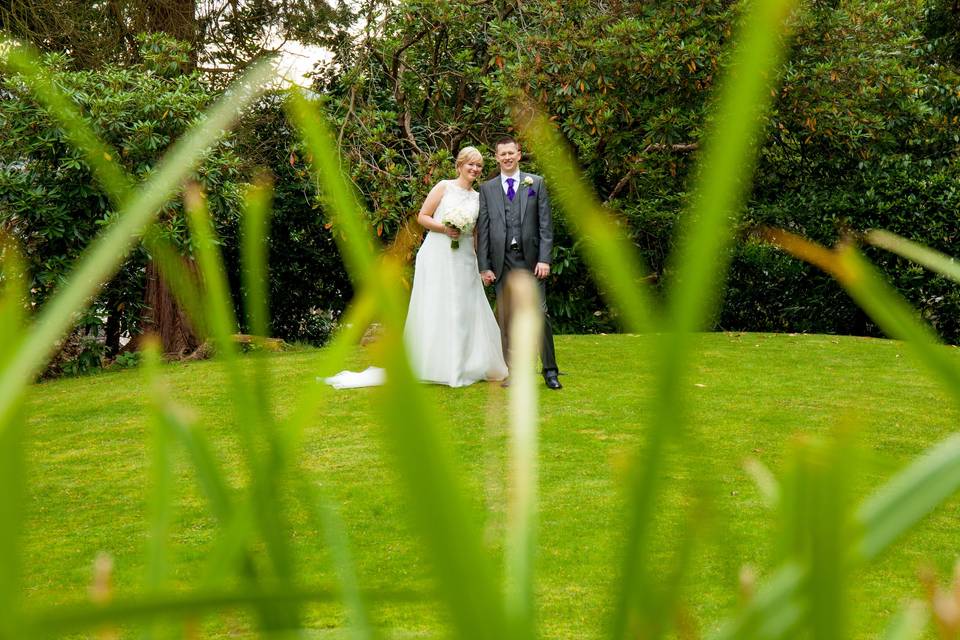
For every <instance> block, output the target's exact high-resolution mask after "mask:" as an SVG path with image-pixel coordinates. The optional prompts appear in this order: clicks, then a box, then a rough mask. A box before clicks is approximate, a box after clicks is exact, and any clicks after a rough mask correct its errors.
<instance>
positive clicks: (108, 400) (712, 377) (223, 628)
mask: <svg viewBox="0 0 960 640" xmlns="http://www.w3.org/2000/svg"><path fill="white" fill-rule="evenodd" d="M654 339H655V338H648V337H635V336H623V335H611V336H559V337H558V338H557V352H558V359H559V361H560V363H561V369H562V370H563V371H565V372H566V375H564V376H563V377H562V378H561V380H562V382H563V383H564V385H565V389H564V390H563V391H560V392H547V391H546V390H544V392H543V394H542V398H541V400H542V401H541V409H540V411H541V413H540V415H541V445H540V447H541V449H540V453H541V455H540V479H541V487H540V529H539V543H540V547H539V557H538V566H537V575H538V591H539V603H540V610H539V619H540V626H541V629H542V631H543V636H544V637H547V638H596V637H600V636H601V634H602V632H603V629H604V624H605V621H606V619H607V616H608V613H609V604H608V603H609V602H610V600H611V593H612V588H613V586H612V583H613V580H614V579H615V577H616V574H617V571H616V570H615V568H614V567H615V565H614V561H615V557H616V552H617V549H618V544H619V541H620V536H621V535H622V533H621V532H622V526H621V521H622V518H621V517H620V510H621V505H622V497H623V493H622V483H623V480H624V478H625V477H626V470H627V468H628V466H629V464H630V460H631V459H632V456H633V454H634V453H635V452H636V451H637V447H638V446H639V445H640V444H641V443H642V437H643V433H644V429H645V423H644V413H645V403H646V401H647V399H648V397H649V395H650V386H651V380H652V376H651V363H650V361H649V360H650V359H649V355H650V353H651V351H652V349H651V345H652V342H651V341H652V340H654ZM699 347H700V357H699V360H698V362H699V364H698V366H697V367H696V370H695V373H694V375H692V376H691V378H690V381H689V382H690V385H691V388H690V393H689V397H690V398H691V403H690V406H689V407H688V411H689V415H690V417H691V422H692V423H693V424H694V426H695V433H696V437H695V438H694V439H693V440H692V442H693V443H694V444H693V445H692V446H689V447H684V448H682V449H678V450H675V451H674V452H673V453H672V454H671V457H670V461H669V463H668V465H667V466H666V467H665V468H666V469H667V470H668V480H669V481H670V485H669V486H670V487H671V489H670V491H669V492H668V494H667V499H666V501H665V503H664V506H662V508H661V509H660V510H659V514H660V518H659V519H658V523H657V526H656V533H657V538H656V540H657V549H658V551H657V555H656V556H655V557H654V558H652V559H651V561H652V562H659V563H660V564H661V565H665V566H668V565H669V558H670V555H669V554H670V551H668V549H670V548H671V547H670V544H671V543H672V542H673V541H674V540H676V538H677V533H678V531H680V529H682V528H685V527H687V526H688V522H689V516H688V514H689V510H690V509H691V508H692V507H691V505H692V504H693V503H692V501H691V500H690V498H689V493H688V492H687V491H685V489H687V488H689V486H690V483H689V482H688V480H690V479H691V478H692V476H694V475H696V476H698V477H705V478H707V479H708V484H707V486H708V487H710V488H711V489H712V491H711V493H712V495H713V497H714V502H715V504H714V508H713V510H712V515H711V516H709V517H704V518H701V519H700V520H703V521H705V522H707V523H708V524H707V527H708V528H707V529H706V531H707V533H706V535H705V539H706V542H705V544H703V545H701V546H700V547H699V549H698V553H697V560H696V563H695V566H694V567H693V571H692V578H691V579H690V580H689V581H688V583H687V586H686V589H685V592H684V593H685V598H686V600H685V601H686V608H687V610H688V612H689V614H690V615H691V616H692V618H693V619H694V620H695V621H696V623H695V624H696V625H697V626H698V627H699V628H700V630H701V631H709V630H710V629H712V628H713V627H714V626H715V625H716V623H717V622H718V621H719V620H720V619H722V618H723V617H725V616H726V615H728V614H729V613H730V612H732V611H734V610H735V609H736V606H737V598H738V596H737V584H738V578H737V576H738V573H739V570H740V567H741V566H742V565H743V564H745V563H750V564H752V565H755V566H757V567H761V573H763V569H762V568H767V569H769V568H770V566H771V563H772V562H773V544H772V543H771V540H772V539H773V536H775V535H776V526H775V514H774V513H773V512H772V511H771V510H770V509H769V508H768V507H767V506H765V504H764V502H763V500H762V499H761V496H760V493H759V492H758V490H757V489H756V488H755V486H754V485H753V483H752V481H751V480H750V479H749V477H748V476H747V474H746V473H745V472H744V471H743V467H742V462H743V460H744V458H746V457H748V456H752V457H755V458H757V459H759V460H761V461H762V462H764V463H765V464H767V465H768V466H769V467H770V468H771V469H773V470H774V472H775V473H779V470H780V469H781V468H782V466H783V462H784V460H785V458H786V456H788V455H789V451H790V447H791V442H792V441H793V440H794V439H795V438H796V437H797V436H798V435H802V434H826V433H827V432H829V430H830V429H831V427H833V426H834V425H838V424H843V425H845V426H848V427H853V428H854V429H855V431H856V432H857V433H858V436H857V438H856V439H857V441H858V442H859V444H860V445H861V446H860V450H861V455H860V457H859V460H858V462H857V466H856V491H857V495H858V496H862V495H865V494H866V492H867V491H868V490H869V489H870V488H871V487H874V486H876V485H878V484H880V483H881V482H882V481H883V480H884V479H885V478H887V477H888V476H889V475H890V474H891V473H893V472H894V471H895V470H897V469H898V468H900V467H901V466H902V465H904V464H905V463H906V462H907V461H908V460H909V459H911V458H912V457H913V456H915V455H916V454H918V453H920V452H921V451H922V450H923V449H925V448H926V447H927V446H929V445H930V444H932V443H934V442H936V441H937V440H939V439H941V438H942V437H944V436H945V435H947V434H948V433H949V432H950V430H951V426H952V425H954V424H955V423H956V422H957V415H958V413H957V408H956V407H954V406H952V405H951V404H950V403H949V402H948V401H947V396H946V394H945V393H943V392H942V391H941V390H940V388H939V387H938V386H937V385H936V384H934V383H932V382H930V381H929V380H928V379H927V377H926V376H925V375H923V374H922V372H920V371H919V370H918V369H917V367H916V363H915V362H914V361H913V360H912V359H911V358H910V356H909V354H908V353H907V350H906V349H905V348H904V346H903V345H902V344H900V343H897V342H890V341H884V340H873V339H863V338H846V337H833V336H791V335H768V334H709V335H704V336H702V338H700V340H699ZM945 348H948V347H945ZM318 353H319V352H317V351H313V350H306V351H294V352H289V353H283V354H278V355H276V356H272V357H271V359H270V363H271V366H272V371H273V375H274V378H275V381H276V385H275V387H276V388H275V394H274V403H275V410H276V412H277V413H278V414H279V415H284V414H285V413H286V412H287V411H288V410H290V409H291V408H292V407H293V405H294V403H295V398H294V397H293V394H294V392H295V391H294V390H295V389H296V388H297V383H298V382H301V381H302V380H304V379H312V377H313V376H314V375H316V372H315V371H314V366H315V365H316V362H317V359H318ZM367 358H368V355H367V353H366V352H364V351H362V350H360V351H358V352H357V355H356V357H355V360H354V362H353V363H352V364H353V365H354V366H365V365H366V363H367ZM164 375H165V376H166V377H167V379H168V381H169V383H170V385H171V387H172V388H173V390H174V396H175V397H177V398H178V399H179V400H180V401H181V402H182V403H183V404H185V405H187V406H189V407H191V408H193V409H194V410H195V411H196V412H197V413H198V414H199V415H200V417H201V423H202V425H203V426H204V428H205V429H206V431H207V432H208V433H209V435H210V438H211V440H212V441H213V442H214V443H215V445H216V448H217V453H218V455H219V456H220V460H221V462H222V463H223V464H224V465H225V466H226V467H228V468H229V469H231V470H233V471H234V480H235V482H236V483H237V485H240V484H242V482H243V478H242V475H241V473H240V470H239V469H240V466H241V464H240V451H239V445H238V441H237V437H236V434H235V433H234V432H233V430H232V427H231V415H230V412H229V410H225V409H224V407H225V406H229V405H228V404H226V403H225V401H224V398H223V394H224V393H225V387H226V385H225V384H224V377H223V375H222V373H221V371H220V368H219V365H218V364H217V363H214V362H201V363H192V364H183V365H180V364H178V365H171V366H169V367H166V368H165V370H164ZM429 394H430V397H431V398H433V399H434V400H435V402H436V404H437V405H438V406H439V407H440V409H441V411H442V413H443V414H444V415H445V417H446V425H447V428H448V429H449V439H450V442H451V444H452V446H453V449H454V451H455V452H456V455H457V458H458V460H459V461H460V465H461V467H462V469H463V473H464V477H465V479H466V481H467V484H468V486H469V488H470V489H471V491H472V497H473V498H474V500H475V502H476V505H477V511H476V512H477V517H478V518H479V519H481V522H482V523H483V526H484V529H485V531H486V533H487V542H488V545H489V547H490V549H491V556H492V557H495V558H499V553H500V548H501V542H500V538H501V535H502V528H503V522H504V501H505V489H504V477H505V449H506V441H507V440H506V434H505V429H506V416H505V414H506V391H505V390H504V389H501V388H500V387H499V385H495V384H491V385H488V384H477V385H474V386H472V387H469V388H467V389H460V390H454V389H448V388H439V387H434V388H430V389H429ZM372 395H373V392H372V391H371V390H368V389H363V390H352V391H337V392H332V393H331V394H330V395H329V403H328V405H327V406H326V407H324V409H323V411H322V414H321V415H318V416H317V419H316V420H315V422H314V423H313V424H312V426H311V427H310V428H309V430H308V432H307V433H306V437H305V440H304V442H305V446H304V448H303V450H302V455H303V460H302V462H303V464H304V465H305V466H306V467H307V468H308V469H310V470H312V471H313V472H314V473H315V474H316V479H317V480H318V481H320V482H323V484H324V485H325V486H326V487H327V488H328V490H329V492H330V493H331V494H332V495H333V496H334V497H335V498H336V499H337V501H338V503H339V505H340V508H341V512H342V513H341V514H342V516H343V518H344V520H345V521H346V524H347V527H348V531H349V535H350V538H351V543H352V545H353V552H354V554H355V558H356V560H357V565H358V567H357V568H358V572H359V574H360V579H361V582H362V584H363V586H364V587H366V588H371V589H389V590H396V589H401V590H413V591H416V592H419V593H422V594H423V595H424V599H425V601H423V602H416V603H397V602H379V603H373V604H372V605H371V608H372V612H373V616H374V618H375V621H376V622H377V623H378V624H379V625H382V627H383V628H384V629H385V630H389V632H390V633H388V634H387V635H390V636H394V637H434V636H441V637H442V636H443V635H444V633H443V626H442V625H443V615H444V614H443V612H442V610H441V611H439V612H438V611H437V606H436V605H435V604H433V603H432V602H431V601H430V589H431V581H430V578H429V574H428V571H427V568H426V566H425V564H424V562H423V561H422V559H421V555H420V552H419V548H418V546H417V542H416V541H415V540H414V538H413V537H412V536H411V534H410V531H409V529H408V526H407V522H406V520H405V515H404V513H405V506H404V503H403V500H402V499H401V497H400V494H399V491H398V489H397V488H396V486H395V484H396V483H395V481H394V478H393V477H392V475H391V471H390V466H389V464H388V462H389V461H388V460H385V453H384V451H383V450H382V447H381V446H380V439H379V437H378V433H377V430H378V429H379V428H380V427H379V426H378V425H377V424H376V422H375V420H374V418H373V411H372V408H371V398H372ZM144 404H145V397H144V385H143V382H142V379H141V375H140V374H139V373H138V372H136V371H123V372H112V373H105V374H101V375H96V376H92V377H85V378H79V379H70V380H57V381H52V382H46V383H43V384H40V385H37V386H36V387H34V389H33V390H32V393H31V396H30V399H29V403H28V427H29V437H28V443H29V450H28V460H29V464H28V473H29V490H30V494H31V500H30V503H29V507H28V509H29V511H28V519H27V526H26V544H27V550H26V568H25V570H26V586H27V588H28V595H29V598H30V603H31V604H32V605H35V606H42V605H46V604H51V603H68V602H76V601H79V600H82V599H84V598H86V597H87V589H88V585H89V583H90V576H91V565H92V562H93V559H94V557H95V556H96V554H97V553H98V552H99V551H106V552H108V553H110V554H111V555H112V556H113V558H114V561H115V566H116V589H117V591H118V592H120V593H130V594H132V593H135V592H136V591H137V590H138V589H139V588H140V585H141V584H142V581H143V578H142V576H143V573H144V566H143V565H144V561H143V557H144V553H143V551H144V547H145V544H146V526H145V507H146V497H145V496H146V490H147V477H146V476H147V474H146V469H147V466H148V459H149V452H148V450H147V443H148V442H149V434H148V425H147V423H146V420H145V418H144V417H143V416H144ZM178 476H179V480H180V482H179V483H178V486H177V498H178V509H177V520H176V522H177V524H176V527H175V534H174V536H173V540H172V543H173V544H172V551H173V554H174V558H175V567H176V573H175V575H174V576H173V578H172V580H173V581H174V583H175V584H176V586H178V587H184V588H185V587H187V586H189V585H192V584H194V583H195V582H196V580H197V579H198V576H199V575H200V571H201V569H202V566H203V562H202V561H203V559H204V557H205V554H206V552H207V550H208V548H209V545H210V542H211V536H212V533H213V531H214V529H213V523H212V520H211V518H210V516H209V515H208V514H207V513H206V512H205V503H204V501H203V499H202V498H201V496H200V495H199V492H198V491H197V489H196V484H195V482H194V479H193V477H192V473H191V472H190V470H189V469H188V467H187V464H186V461H185V460H184V459H183V457H181V458H180V460H179V462H178ZM957 508H958V502H957V501H956V500H952V501H950V502H949V503H947V504H946V505H945V506H944V507H943V508H941V509H940V510H939V511H938V512H937V513H936V514H935V515H934V516H933V517H931V518H928V519H927V520H926V521H925V522H924V523H923V525H922V526H921V527H919V528H918V529H916V530H915V531H914V532H913V533H911V534H910V535H909V536H908V537H907V538H906V539H904V540H902V541H900V543H899V544H898V545H897V547H896V550H895V551H894V552H892V553H888V554H886V555H885V556H883V558H882V560H881V561H880V562H879V563H878V564H876V565H874V566H873V567H871V568H870V569H869V570H867V571H861V572H860V573H858V574H856V576H855V580H854V585H853V587H852V594H851V601H852V607H851V609H852V610H853V611H852V616H853V618H854V620H853V625H854V632H855V633H854V635H855V636H856V637H868V636H875V635H876V634H877V632H878V631H879V630H880V629H882V628H883V627H884V626H885V624H886V622H887V620H888V619H889V617H890V615H891V614H892V613H893V612H894V611H896V610H897V609H898V608H899V607H900V606H901V604H902V602H903V600H904V599H905V598H907V597H921V596H922V593H923V589H922V588H921V586H920V582H919V580H918V578H917V571H918V568H919V567H921V566H922V565H924V564H930V565H931V566H933V567H934V568H935V569H936V571H937V572H938V575H939V578H940V580H941V581H945V580H946V579H947V576H948V575H949V572H950V570H951V568H952V565H953V562H954V560H955V558H956V554H957V547H956V534H955V524H956V516H957ZM301 516H302V514H299V513H297V512H294V513H293V515H292V519H293V521H294V525H295V528H296V530H295V541H296V545H297V546H296V548H297V552H298V554H299V558H298V563H297V564H298V567H299V568H300V572H301V574H300V575H301V578H302V582H303V583H305V584H322V585H332V584H334V581H333V573H332V571H331V570H330V569H329V564H330V563H329V559H328V557H327V555H326V553H325V552H324V550H323V548H322V545H321V543H320V541H319V538H318V536H317V535H316V534H315V533H314V532H312V531H311V529H310V528H309V527H307V526H305V525H304V523H303V522H302V517H301ZM308 621H309V625H310V627H311V628H314V629H317V630H318V631H322V630H331V629H336V628H337V627H338V626H341V625H342V624H343V621H344V614H343V611H342V609H341V608H340V607H339V606H334V605H318V606H314V607H311V608H310V609H309V611H308ZM204 624H205V629H206V630H207V631H208V632H209V633H210V635H212V636H214V637H218V636H224V637H229V636H231V635H232V634H239V635H243V630H244V629H246V628H247V622H246V619H245V617H244V616H243V615H242V614H239V613H237V614H230V615H229V616H224V617H219V618H217V619H215V620H208V621H206V622H205V623H204ZM330 635H331V636H335V637H339V635H340V634H339V633H337V632H336V631H330ZM317 636H318V637H325V636H326V634H325V633H322V632H320V633H318V634H317Z"/></svg>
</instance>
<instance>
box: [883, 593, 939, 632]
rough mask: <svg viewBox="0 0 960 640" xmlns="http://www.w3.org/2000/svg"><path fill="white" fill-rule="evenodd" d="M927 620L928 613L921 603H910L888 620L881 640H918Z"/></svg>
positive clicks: (928, 617)
mask: <svg viewBox="0 0 960 640" xmlns="http://www.w3.org/2000/svg"><path fill="white" fill-rule="evenodd" d="M929 619H930V612H929V611H928V610H927V607H926V606H925V605H924V604H923V603H922V602H919V601H914V602H910V603H908V604H907V605H906V606H905V607H904V608H903V609H901V610H900V611H899V612H898V613H897V615H895V616H894V617H893V619H892V620H890V626H888V627H887V630H886V632H885V633H884V634H883V640H919V638H922V637H923V632H924V630H925V629H926V626H927V622H928V621H929Z"/></svg>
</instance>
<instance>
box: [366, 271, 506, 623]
mask: <svg viewBox="0 0 960 640" xmlns="http://www.w3.org/2000/svg"><path fill="white" fill-rule="evenodd" d="M378 275H379V277H380V279H379V282H378V288H379V290H380V292H381V304H382V309H383V318H384V333H383V336H382V337H381V339H380V342H381V348H382V355H381V357H382V358H383V361H384V364H385V367H386V370H387V384H386V385H384V387H383V388H382V389H380V390H379V391H380V393H378V395H377V400H378V404H379V407H378V408H379V412H380V415H381V418H382V420H383V425H384V430H385V437H386V441H387V443H388V445H389V446H390V448H391V449H392V451H393V454H394V460H395V463H396V467H397V469H398V471H399V472H400V477H401V480H402V482H403V483H404V484H405V485H406V489H407V496H408V500H409V501H410V510H411V515H412V517H413V520H414V523H415V525H416V527H417V529H418V530H419V531H420V534H421V535H422V536H423V539H424V546H425V550H426V552H427V554H428V557H429V558H430V559H431V560H432V565H433V567H434V571H435V573H436V575H437V578H438V580H439V583H440V584H439V593H440V594H441V595H442V597H443V598H444V599H445V600H446V602H447V604H448V605H449V607H450V610H451V613H452V617H453V623H454V626H455V628H456V634H455V635H456V636H457V637H461V638H487V639H491V640H493V639H496V640H500V639H502V638H507V637H509V635H508V632H507V625H506V617H505V613H504V610H503V607H502V601H501V598H500V596H499V595H498V593H497V588H496V586H495V583H494V580H493V571H492V567H491V565H490V562H489V560H488V558H487V556H486V554H485V553H484V550H483V546H482V544H481V535H480V529H479V527H478V526H477V525H476V523H475V519H474V518H472V517H471V514H470V513H469V510H468V508H467V505H468V502H467V500H466V499H465V496H466V495H467V493H466V491H465V490H464V488H463V485H462V483H461V481H460V477H459V475H458V474H457V473H456V471H455V468H456V467H455V466H454V464H453V457H452V456H451V455H450V453H449V452H448V451H447V449H446V448H445V446H444V444H443V441H442V438H441V437H440V429H439V426H438V425H439V423H440V421H439V419H438V417H437V413H436V409H435V407H434V406H433V405H432V404H431V403H430V402H429V401H428V400H427V398H426V397H425V394H424V393H423V390H422V388H421V387H420V383H419V382H418V381H417V380H416V379H415V378H414V376H413V373H412V372H411V371H410V365H409V364H408V362H407V357H406V352H405V350H404V345H403V323H402V321H401V318H402V310H401V304H402V303H401V296H400V292H399V288H398V287H397V286H396V283H397V282H399V281H400V269H399V267H397V266H394V265H392V264H391V263H390V262H384V263H383V266H382V268H381V269H380V272H379V273H378Z"/></svg>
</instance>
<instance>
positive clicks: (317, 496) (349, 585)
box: [300, 474, 377, 640]
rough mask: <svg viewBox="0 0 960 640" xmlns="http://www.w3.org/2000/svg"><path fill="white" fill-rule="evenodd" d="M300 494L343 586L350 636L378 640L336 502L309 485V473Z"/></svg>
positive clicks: (342, 593) (305, 477)
mask: <svg viewBox="0 0 960 640" xmlns="http://www.w3.org/2000/svg"><path fill="white" fill-rule="evenodd" d="M300 493H301V497H302V502H303V503H304V505H305V506H306V507H307V513H308V514H309V515H310V517H311V519H313V521H314V527H315V528H316V529H318V530H319V531H321V532H322V533H323V539H324V541H325V542H326V544H327V548H328V549H329V550H330V555H331V557H332V558H333V567H334V571H335V572H336V574H337V579H338V581H339V583H340V590H341V598H342V599H343V601H344V604H345V605H346V607H347V613H348V616H349V617H348V620H349V627H350V637H351V638H353V639H354V640H370V639H372V638H376V637H377V634H376V633H375V632H374V629H373V625H372V624H371V622H370V616H369V615H368V613H367V605H366V603H365V602H364V598H363V594H362V593H361V592H360V583H359V581H358V579H357V572H356V569H355V568H354V564H353V558H352V554H351V553H350V545H349V543H348V542H347V533H346V527H344V524H343V521H342V520H341V519H340V514H339V512H338V511H337V508H336V506H335V505H334V503H333V501H332V500H330V498H329V497H328V496H327V495H325V493H324V492H323V490H322V489H321V488H320V487H318V486H315V485H313V484H311V483H310V481H309V480H307V476H306V474H301V475H300Z"/></svg>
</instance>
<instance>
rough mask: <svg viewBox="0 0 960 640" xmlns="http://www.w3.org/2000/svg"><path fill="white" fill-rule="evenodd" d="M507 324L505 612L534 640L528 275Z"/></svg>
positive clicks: (515, 281)
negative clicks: (508, 347) (508, 479)
mask: <svg viewBox="0 0 960 640" xmlns="http://www.w3.org/2000/svg"><path fill="white" fill-rule="evenodd" d="M505 286H506V287H507V295H508V296H509V299H510V308H511V310H512V314H511V316H512V317H511V319H510V328H509V331H510V344H511V345H513V347H512V348H511V350H510V372H511V376H510V405H509V410H510V413H509V415H510V462H509V465H510V467H509V473H510V481H509V496H510V498H509V502H508V504H507V532H506V534H507V535H506V547H505V557H506V579H507V585H506V610H507V615H508V617H509V622H510V625H511V628H512V631H513V634H514V635H513V637H515V638H529V639H531V640H532V639H533V638H535V637H536V636H537V634H536V626H535V600H534V594H535V590H534V579H533V576H534V571H533V566H534V560H535V558H534V555H535V552H536V546H537V545H536V540H537V538H536V519H537V383H536V380H535V373H534V372H535V371H536V368H537V355H538V354H537V352H538V349H539V345H540V342H541V335H542V332H543V313H542V312H541V310H540V291H539V289H538V287H537V284H536V281H535V280H534V279H533V276H531V275H530V274H528V273H525V272H523V271H514V272H511V273H510V277H509V279H508V281H507V282H506V285H505Z"/></svg>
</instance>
